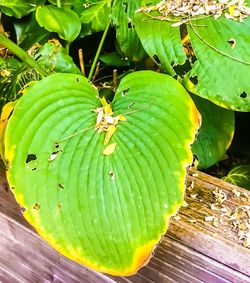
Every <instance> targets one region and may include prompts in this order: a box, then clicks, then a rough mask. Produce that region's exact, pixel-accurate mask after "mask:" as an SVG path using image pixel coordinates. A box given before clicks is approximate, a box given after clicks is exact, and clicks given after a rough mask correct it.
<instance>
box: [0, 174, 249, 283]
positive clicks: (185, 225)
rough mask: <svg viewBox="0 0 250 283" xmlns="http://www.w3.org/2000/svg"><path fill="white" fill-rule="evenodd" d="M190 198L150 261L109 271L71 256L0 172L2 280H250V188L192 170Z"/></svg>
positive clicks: (160, 282)
mask: <svg viewBox="0 0 250 283" xmlns="http://www.w3.org/2000/svg"><path fill="white" fill-rule="evenodd" d="M187 187H188V189H187V192H186V204H185V205H184V207H182V208H181V209H180V211H179V214H178V215H177V216H176V217H175V218H173V219H172V222H171V225H170V227H169V230H168V233H167V235H166V236H164V237H163V239H162V242H161V243H160V244H159V246H158V247H157V248H156V250H155V254H154V256H153V257H152V259H151V260H150V262H149V264H148V265H147V266H146V267H144V268H142V269H141V270H140V271H139V272H138V274H136V275H135V276H131V277H126V278H125V277H109V276H106V275H104V274H100V273H97V272H94V271H92V270H89V269H87V268H85V267H83V266H81V265H79V264H77V263H76V262H73V261H70V260H68V259H66V258H65V257H63V256H62V255H60V254H59V253H58V252H56V251H55V250H53V249H52V248H51V247H49V246H48V245H47V243H46V242H45V241H44V240H43V239H41V238H40V237H39V236H38V235H37V234H36V232H35V231H34V230H33V229H32V228H31V227H30V225H29V224H28V223H27V222H26V221H25V219H24V218H23V217H22V214H21V208H20V207H19V206H18V205H17V204H16V202H15V200H14V198H13V196H12V193H11V192H10V190H9V188H8V186H7V183H6V181H5V178H4V177H3V174H2V176H0V282H3V283H8V282H10V283H15V282H32V283H33V282H57V283H59V282H67V283H71V282H86V283H88V282H95V283H98V282H110V283H111V282H121V283H122V282H134V283H152V282H157V283H168V282H170V283H171V282H188V283H190V282H194V283H196V282H213V283H214V282H235V283H239V282H244V283H245V282H246V283H247V282H250V246H248V247H246V246H247V245H248V242H247V241H248V240H247V237H246V236H245V234H247V231H248V235H249V226H247V223H248V224H250V220H249V219H250V212H249V209H250V192H248V191H246V190H244V189H242V188H239V187H236V186H233V185H230V184H228V183H225V182H223V181H221V180H219V179H216V178H213V177H211V176H208V175H206V174H204V173H201V172H190V175H189V177H188V184H187Z"/></svg>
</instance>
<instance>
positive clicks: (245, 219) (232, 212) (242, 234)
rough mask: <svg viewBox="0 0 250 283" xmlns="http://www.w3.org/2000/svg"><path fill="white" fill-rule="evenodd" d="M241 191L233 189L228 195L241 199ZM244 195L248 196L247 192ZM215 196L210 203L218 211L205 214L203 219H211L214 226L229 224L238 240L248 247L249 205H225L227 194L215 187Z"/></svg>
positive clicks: (249, 243) (249, 237)
mask: <svg viewBox="0 0 250 283" xmlns="http://www.w3.org/2000/svg"><path fill="white" fill-rule="evenodd" d="M241 194H243V193H241V192H239V191H238V190H236V189H234V190H233V191H232V195H230V197H233V198H235V197H237V198H239V200H240V201H241V198H240V196H241ZM244 194H247V196H246V197H249V194H248V193H246V192H244ZM213 195H214V196H215V203H212V204H210V208H211V210H214V211H218V214H217V215H216V216H213V219H212V217H211V216H206V217H205V221H211V222H212V225H213V226H214V227H219V226H220V225H223V226H229V227H230V228H231V230H232V231H234V232H235V233H236V235H237V238H238V240H239V242H240V243H241V244H242V245H243V246H244V247H248V248H250V205H239V206H232V205H231V206H230V205H225V204H224V201H225V200H227V198H228V197H227V195H226V194H225V192H223V191H222V190H219V189H216V190H214V191H213ZM247 199H248V198H247Z"/></svg>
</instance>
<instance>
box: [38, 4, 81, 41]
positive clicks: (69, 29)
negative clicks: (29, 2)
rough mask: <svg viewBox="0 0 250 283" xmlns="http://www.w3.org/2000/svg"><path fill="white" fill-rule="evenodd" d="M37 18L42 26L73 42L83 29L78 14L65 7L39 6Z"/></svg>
mask: <svg viewBox="0 0 250 283" xmlns="http://www.w3.org/2000/svg"><path fill="white" fill-rule="evenodd" d="M36 20H37V22H38V23H39V25H40V26H41V27H44V28H45V29H46V30H48V31H50V32H56V33H58V35H59V36H60V37H61V38H62V39H65V40H67V41H69V42H72V41H73V40H74V39H76V37H77V36H78V34H79V33H80V31H81V22H80V19H79V17H78V15H77V14H76V13H75V12H73V11H71V10H67V9H64V8H58V7H54V6H44V7H39V8H38V9H37V10H36Z"/></svg>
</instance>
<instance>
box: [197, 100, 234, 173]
mask: <svg viewBox="0 0 250 283" xmlns="http://www.w3.org/2000/svg"><path fill="white" fill-rule="evenodd" d="M192 98H193V100H194V102H195V105H196V107H197V109H198V110H199V112H200V114H201V116H202V125H201V128H200V130H199V134H198V138H197V139H196V141H195V142H194V143H193V145H192V151H193V154H195V155H196V157H197V158H198V161H199V163H198V169H205V168H208V167H210V166H212V165H214V164H216V163H217V162H218V161H220V160H221V159H222V158H223V157H224V156H225V153H226V151H227V149H228V148H229V146H230V144H231V142H232V139H233V135H234V111H231V110H228V109H224V108H221V107H219V106H217V105H215V104H213V103H212V102H210V101H208V100H206V99H203V98H201V97H198V96H196V95H193V96H192Z"/></svg>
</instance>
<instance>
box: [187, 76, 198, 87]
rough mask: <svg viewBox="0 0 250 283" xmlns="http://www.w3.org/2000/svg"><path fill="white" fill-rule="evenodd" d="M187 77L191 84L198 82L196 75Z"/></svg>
mask: <svg viewBox="0 0 250 283" xmlns="http://www.w3.org/2000/svg"><path fill="white" fill-rule="evenodd" d="M189 79H190V81H191V82H192V83H193V84H195V85H197V84H198V77H197V76H194V77H190V78H189Z"/></svg>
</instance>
